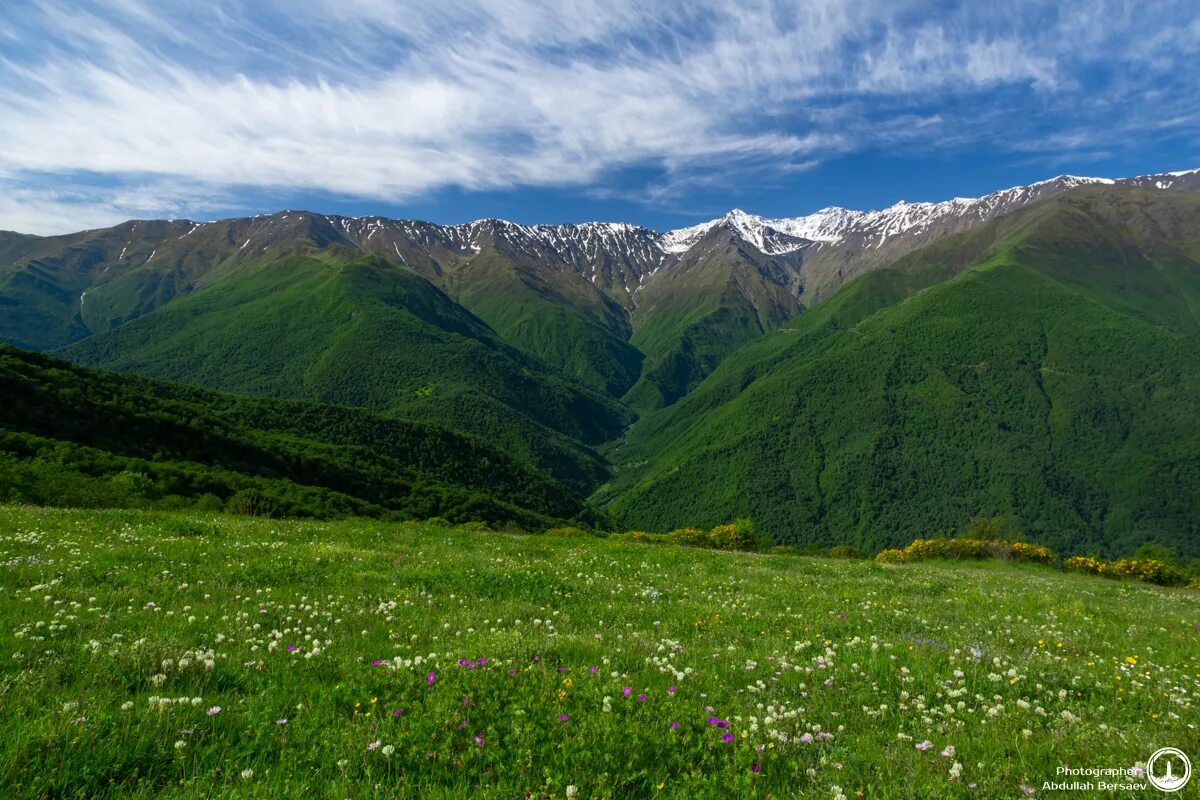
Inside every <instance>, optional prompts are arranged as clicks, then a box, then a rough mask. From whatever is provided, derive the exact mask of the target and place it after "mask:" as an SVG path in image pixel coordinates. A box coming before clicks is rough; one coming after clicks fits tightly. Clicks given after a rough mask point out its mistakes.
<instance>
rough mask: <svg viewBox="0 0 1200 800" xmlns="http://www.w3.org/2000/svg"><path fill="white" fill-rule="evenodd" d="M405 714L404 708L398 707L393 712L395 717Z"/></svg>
mask: <svg viewBox="0 0 1200 800" xmlns="http://www.w3.org/2000/svg"><path fill="white" fill-rule="evenodd" d="M403 714H404V709H403V708H397V709H396V710H395V711H393V712H392V716H393V717H399V716H402V715H403Z"/></svg>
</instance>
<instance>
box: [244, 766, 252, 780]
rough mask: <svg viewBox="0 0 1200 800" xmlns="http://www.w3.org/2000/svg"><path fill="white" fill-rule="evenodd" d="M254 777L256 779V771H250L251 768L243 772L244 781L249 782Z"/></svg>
mask: <svg viewBox="0 0 1200 800" xmlns="http://www.w3.org/2000/svg"><path fill="white" fill-rule="evenodd" d="M253 777H254V770H252V769H250V768H249V767H247V768H246V769H244V770H242V780H244V781H248V780H250V779H251V778H253Z"/></svg>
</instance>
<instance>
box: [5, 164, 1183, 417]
mask: <svg viewBox="0 0 1200 800" xmlns="http://www.w3.org/2000/svg"><path fill="white" fill-rule="evenodd" d="M1091 184H1097V185H1132V186H1137V187H1139V188H1154V189H1170V190H1196V189H1200V171H1198V170H1193V171H1190V172H1177V173H1164V174H1161V175H1149V176H1142V177H1138V178H1128V179H1121V180H1116V181H1114V180H1109V179H1102V178H1078V177H1073V176H1060V177H1058V178H1054V179H1051V180H1048V181H1042V182H1040V183H1035V184H1032V185H1030V186H1024V187H1015V188H1013V189H1007V190H1004V191H1000V192H995V193H993V194H990V195H987V196H985V197H981V198H975V199H964V198H957V199H954V200H950V201H947V202H944V203H903V202H902V203H898V204H896V205H894V206H891V207H889V208H886V209H883V210H880V211H868V212H862V211H852V210H848V209H842V208H826V209H822V210H821V211H818V212H816V213H815V214H811V215H808V216H803V217H795V218H785V219H765V218H762V217H755V216H753V215H750V214H746V213H745V212H742V211H737V210H735V211H732V212H730V213H729V214H726V215H725V216H723V217H721V218H719V219H715V220H712V221H711V222H707V223H703V224H701V225H696V226H692V227H690V228H684V229H680V230H675V231H669V232H667V233H662V234H660V233H657V232H655V231H652V230H649V229H647V228H642V227H638V226H635V225H629V224H623V223H584V224H579V225H518V224H515V223H511V222H505V221H502V220H494V219H489V220H479V221H476V222H472V223H467V224H463V225H436V224H432V223H427V222H419V221H412V220H392V219H386V218H383V217H357V218H348V217H338V216H325V215H319V214H313V213H309V212H303V211H284V212H281V213H279V214H273V215H260V216H257V217H250V218H242V219H231V220H221V221H214V222H191V221H184V220H165V221H164V220H159V221H134V222H127V223H123V224H122V225H118V226H115V227H113V228H107V229H101V230H92V231H84V232H81V233H76V234H71V235H67V236H56V237H44V238H43V237H32V236H23V235H19V234H0V307H4V308H5V311H6V313H5V314H4V315H3V316H2V317H0V341H5V342H9V343H11V344H14V345H16V346H19V347H25V348H29V349H39V350H46V349H53V348H56V347H63V346H66V345H68V344H71V343H73V342H76V341H79V340H81V339H85V338H87V337H88V336H91V335H95V334H100V333H104V332H106V331H109V330H112V329H114V328H117V327H120V326H121V325H123V324H125V323H127V322H129V321H131V320H134V319H137V318H139V317H141V316H144V315H146V314H149V313H152V312H153V311H155V310H156V309H158V308H159V307H162V306H164V305H167V304H170V303H172V302H174V301H175V300H176V299H178V298H180V297H183V296H185V295H187V294H189V293H191V292H194V291H196V290H198V289H202V288H204V287H205V286H208V285H209V284H211V283H212V282H213V281H216V280H219V279H221V278H222V276H224V275H227V274H230V273H232V272H236V271H237V270H238V269H239V268H240V267H242V266H243V265H254V264H256V263H258V262H260V261H262V260H263V259H264V258H267V257H268V256H270V257H279V256H283V255H295V254H302V253H306V252H311V251H313V250H320V249H324V248H329V247H341V248H347V249H352V250H357V251H361V252H364V253H369V254H373V255H376V256H378V257H379V258H381V259H385V260H386V261H388V262H389V263H391V264H394V265H397V266H403V267H407V268H409V269H411V270H412V271H413V272H415V273H416V274H418V275H420V276H421V277H423V278H425V279H426V280H428V281H429V282H430V283H432V284H434V285H435V286H437V287H438V288H439V289H441V290H442V291H443V292H445V293H446V294H447V295H448V296H449V297H450V298H451V299H452V300H454V301H455V302H456V303H459V304H460V305H462V306H463V307H464V308H465V309H467V310H468V311H469V312H471V313H472V314H474V315H475V316H476V317H477V318H479V319H481V320H482V321H484V322H485V323H486V324H487V325H488V326H489V327H490V328H492V330H493V331H494V332H495V333H496V334H497V335H498V336H499V338H500V339H502V340H503V341H504V342H506V343H507V344H509V345H512V346H513V347H515V348H517V349H519V350H521V351H522V352H524V353H526V354H528V355H532V356H535V357H537V358H538V359H540V360H541V361H543V362H545V363H547V364H549V365H550V366H551V367H553V368H554V369H556V370H557V371H559V372H560V373H562V374H563V375H565V376H568V377H570V378H572V379H574V380H575V381H578V382H580V383H582V384H584V385H586V386H588V387H590V388H592V389H594V390H597V391H599V392H602V393H604V394H606V395H608V396H609V397H613V398H619V397H623V396H625V397H626V399H627V400H628V401H629V402H630V403H631V404H632V405H633V406H634V407H636V408H639V409H642V410H649V409H653V408H658V407H661V406H662V405H664V404H669V403H671V402H673V401H674V400H675V399H678V398H679V397H681V396H682V395H683V394H685V393H686V392H687V391H688V390H689V389H690V388H691V387H692V386H694V385H695V383H696V382H697V381H698V380H699V379H701V378H703V377H704V376H705V375H707V374H708V373H709V372H710V371H711V370H712V369H713V367H714V366H715V365H716V364H718V363H719V362H720V360H721V359H722V358H723V357H724V356H725V355H726V354H727V353H728V352H729V351H730V350H731V349H732V347H733V346H736V345H737V344H740V343H741V342H743V341H745V340H746V339H747V338H748V337H752V336H754V335H758V334H760V333H762V332H765V331H769V330H772V329H773V328H774V327H776V326H778V325H779V324H780V323H781V321H782V320H784V319H787V318H790V317H791V316H792V315H794V314H795V313H798V312H799V311H801V310H803V309H805V308H810V307H812V306H814V305H815V304H817V303H818V302H820V301H822V300H824V299H826V298H827V297H829V296H831V295H832V294H833V293H834V292H835V291H837V289H838V288H839V287H840V286H842V285H843V284H844V283H845V282H847V281H848V280H852V279H853V278H855V277H857V276H858V275H861V274H864V273H866V272H869V271H872V270H875V269H881V268H883V267H886V266H888V265H889V264H891V263H892V262H893V261H895V260H896V259H898V258H901V257H903V256H904V255H906V254H907V253H910V252H912V251H914V250H916V249H919V248H921V247H924V246H926V245H929V244H931V243H933V242H935V241H938V240H939V239H942V238H945V237H946V236H950V235H953V234H955V233H958V232H962V231H965V230H969V229H971V228H973V227H976V226H978V225H981V224H984V223H986V222H987V221H989V220H991V219H995V218H997V217H1000V216H1003V215H1005V214H1009V213H1012V212H1014V211H1017V210H1020V209H1021V208H1025V207H1027V206H1029V205H1030V204H1033V203H1036V202H1038V201H1040V200H1044V199H1048V198H1050V197H1054V196H1057V195H1059V194H1062V193H1063V192H1066V191H1070V190H1071V189H1073V188H1075V187H1078V186H1082V185H1091Z"/></svg>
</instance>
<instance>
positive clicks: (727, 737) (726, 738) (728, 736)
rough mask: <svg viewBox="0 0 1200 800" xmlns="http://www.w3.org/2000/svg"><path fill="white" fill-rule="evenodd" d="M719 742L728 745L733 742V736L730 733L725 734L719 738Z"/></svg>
mask: <svg viewBox="0 0 1200 800" xmlns="http://www.w3.org/2000/svg"><path fill="white" fill-rule="evenodd" d="M721 741H722V742H726V743H728V742H732V741H733V734H732V733H727V734H725V735H724V736H722V737H721Z"/></svg>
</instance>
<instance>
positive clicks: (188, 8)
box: [0, 0, 1200, 233]
mask: <svg viewBox="0 0 1200 800" xmlns="http://www.w3.org/2000/svg"><path fill="white" fill-rule="evenodd" d="M1198 56H1200V15H1198V14H1197V13H1196V5H1195V0H1185V1H1175V0H1156V2H1154V3H1134V2H1116V1H1115V0H1091V1H1090V2H1073V1H1072V0H1055V1H1053V2H1043V1H1042V0H1010V2H1006V3H985V2H975V1H974V0H972V1H971V2H961V3H955V2H941V1H940V0H860V1H858V2H856V1H855V0H805V1H803V2H792V3H781V2H756V1H755V0H746V1H744V2H727V1H726V0H694V1H693V2H689V3H686V4H683V3H678V2H652V1H648V0H603V2H601V1H600V0H596V1H595V2H593V0H557V1H556V2H543V1H542V0H437V2H432V1H431V0H423V1H422V2H409V1H408V0H204V2H187V1H186V0H174V2H160V1H159V0H69V1H67V0H7V2H5V4H4V14H3V16H2V17H0V229H10V230H21V231H27V232H36V233H55V232H65V231H70V230H78V229H81V228H87V227H98V226H101V225H108V224H113V223H115V222H118V221H121V220H124V219H128V218H146V217H191V218H195V219H212V218H217V217H222V216H233V215H240V214H247V213H259V212H270V211H275V210H279V209H283V208H307V209H311V210H315V211H323V212H329V213H347V214H372V213H378V214H386V215H389V216H400V217H416V218H421V219H430V220H434V221H438V222H461V221H466V220H470V219H476V218H479V217H487V216H496V217H503V218H507V219H513V220H516V221H519V222H526V223H532V222H570V221H582V220H589V219H604V220H625V221H632V222H637V223H641V224H644V225H648V226H650V227H655V228H659V229H665V228H669V227H678V226H682V225H688V224H693V223H695V222H698V221H701V220H705V219H710V218H712V217H714V216H717V215H719V214H721V213H723V212H724V211H726V210H728V209H730V208H732V207H735V206H736V207H740V208H743V209H745V210H747V211H750V212H753V213H757V214H762V215H765V216H772V217H777V216H795V215H800V214H805V213H809V212H811V211H814V210H817V209H818V208H821V207H823V206H827V205H842V206H847V207H851V208H864V209H866V208H879V207H882V206H886V205H890V204H891V203H893V202H895V201H897V200H900V199H905V200H910V201H915V200H941V199H946V198H949V197H953V196H975V195H979V194H985V193H987V192H989V191H992V190H995V189H1001V188H1006V187H1008V186H1012V185H1015V184H1021V183H1028V182H1032V181H1035V180H1039V179H1042V178H1046V177H1050V176H1053V175H1057V174H1060V173H1071V174H1079V175H1098V176H1104V177H1119V176H1126V175H1135V174H1144V173H1149V172H1159V171H1171V170H1181V169H1187V168H1193V167H1200V78H1197V75H1198V74H1200V73H1198V72H1197V70H1196V67H1195V64H1196V63H1197V57H1198Z"/></svg>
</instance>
